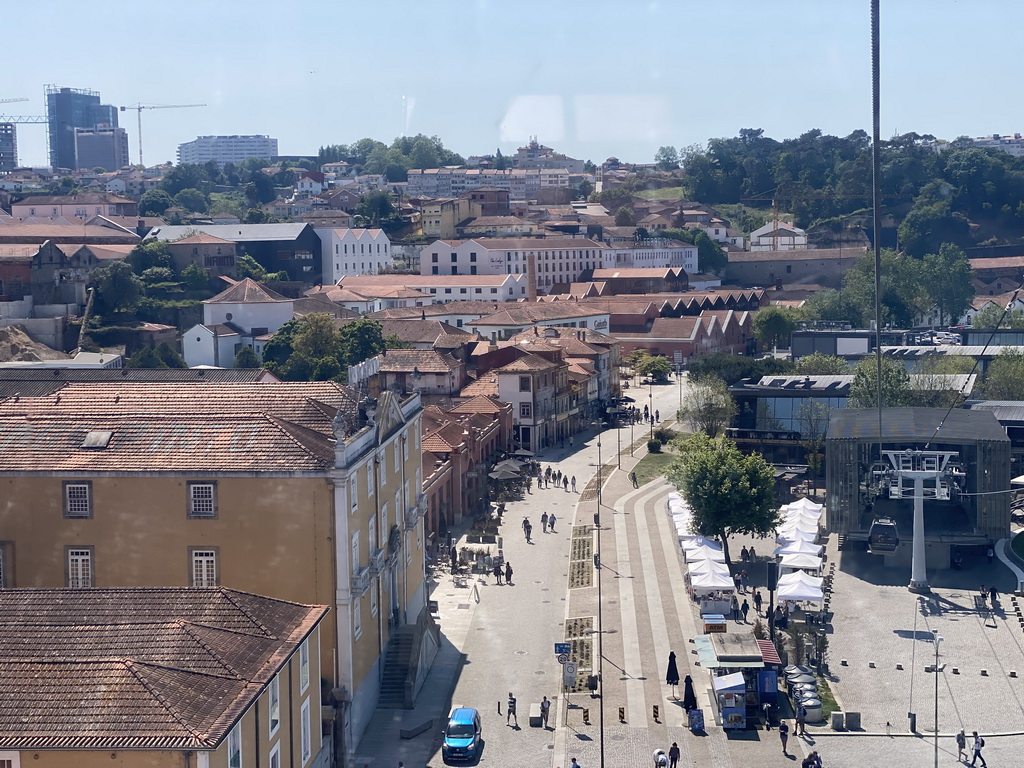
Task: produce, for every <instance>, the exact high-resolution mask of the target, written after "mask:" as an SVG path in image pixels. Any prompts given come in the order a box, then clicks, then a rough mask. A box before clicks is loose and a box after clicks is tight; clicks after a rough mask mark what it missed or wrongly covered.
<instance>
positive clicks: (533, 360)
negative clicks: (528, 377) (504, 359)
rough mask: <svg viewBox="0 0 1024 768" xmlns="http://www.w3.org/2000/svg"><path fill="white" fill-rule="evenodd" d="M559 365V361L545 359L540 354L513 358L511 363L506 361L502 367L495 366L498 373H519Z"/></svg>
mask: <svg viewBox="0 0 1024 768" xmlns="http://www.w3.org/2000/svg"><path fill="white" fill-rule="evenodd" d="M557 367H558V363H552V362H551V361H550V360H545V359H544V358H543V357H541V356H540V355H523V356H522V357H520V358H519V359H518V360H513V361H512V362H511V363H506V364H505V365H503V366H501V367H500V368H495V371H496V372H497V373H517V372H520V371H524V372H525V371H547V370H550V369H551V368H557Z"/></svg>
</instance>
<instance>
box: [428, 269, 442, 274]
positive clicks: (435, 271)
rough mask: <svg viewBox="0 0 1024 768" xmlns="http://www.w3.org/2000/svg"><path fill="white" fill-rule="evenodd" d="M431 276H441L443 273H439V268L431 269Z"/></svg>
mask: <svg viewBox="0 0 1024 768" xmlns="http://www.w3.org/2000/svg"><path fill="white" fill-rule="evenodd" d="M430 274H432V275H439V274H441V273H440V272H438V271H437V267H431V268H430Z"/></svg>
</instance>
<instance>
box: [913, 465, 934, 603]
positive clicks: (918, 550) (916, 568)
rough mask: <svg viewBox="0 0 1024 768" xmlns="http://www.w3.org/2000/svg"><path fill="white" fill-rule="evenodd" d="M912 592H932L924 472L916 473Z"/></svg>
mask: <svg viewBox="0 0 1024 768" xmlns="http://www.w3.org/2000/svg"><path fill="white" fill-rule="evenodd" d="M909 589H910V591H911V592H930V591H931V589H930V587H929V586H928V573H927V570H926V568H925V546H924V474H923V473H921V472H915V473H914V543H913V560H912V561H911V564H910V586H909Z"/></svg>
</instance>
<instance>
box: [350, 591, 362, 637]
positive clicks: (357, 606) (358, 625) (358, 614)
mask: <svg viewBox="0 0 1024 768" xmlns="http://www.w3.org/2000/svg"><path fill="white" fill-rule="evenodd" d="M362 634H363V598H362V595H360V596H359V597H353V598H352V636H353V637H354V638H355V639H356V640H358V639H359V638H360V637H361V636H362Z"/></svg>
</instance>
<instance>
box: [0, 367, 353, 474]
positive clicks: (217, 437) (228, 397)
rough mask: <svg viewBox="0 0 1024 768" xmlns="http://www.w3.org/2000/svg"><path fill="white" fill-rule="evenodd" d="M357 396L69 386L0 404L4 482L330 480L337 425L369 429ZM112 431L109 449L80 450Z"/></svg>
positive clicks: (242, 388)
mask: <svg viewBox="0 0 1024 768" xmlns="http://www.w3.org/2000/svg"><path fill="white" fill-rule="evenodd" d="M357 403H358V395H357V394H356V393H355V391H354V390H351V389H349V388H348V387H345V386H342V385H340V384H336V383H334V382H309V383H297V382H292V383H262V384H245V383H232V384H218V383H208V384H206V385H204V386H203V387H202V389H201V390H197V389H196V387H195V385H194V384H188V385H174V384H156V383H149V384H133V383H116V384H115V383H98V382H97V383H89V384H78V383H75V384H67V385H66V386H65V387H63V388H62V389H60V390H58V391H57V392H55V393H54V394H52V395H49V396H44V397H20V398H17V399H15V398H8V399H7V400H5V401H3V402H2V403H0V450H2V451H3V454H4V464H3V467H2V468H0V474H2V473H6V472H17V473H26V472H27V473H31V472H37V471H40V468H41V467H46V468H47V470H48V471H64V472H112V471H123V472H192V473H202V474H210V473H215V472H322V471H324V470H325V469H328V468H330V467H332V466H333V465H334V449H333V446H334V444H333V442H332V439H333V437H334V430H333V420H334V417H335V416H336V415H337V414H338V412H339V410H340V412H341V414H342V419H343V420H344V423H345V424H346V425H348V427H347V430H346V431H347V432H352V431H354V430H356V429H358V427H359V426H360V424H361V420H360V417H359V414H358V405H357ZM104 430H109V431H110V432H112V433H113V437H112V438H111V440H110V443H109V445H108V446H107V447H106V448H104V449H102V450H96V449H89V448H82V443H83V441H84V439H85V436H86V434H87V433H89V432H92V431H104Z"/></svg>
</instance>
